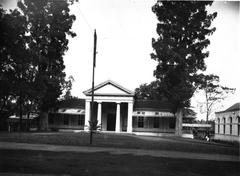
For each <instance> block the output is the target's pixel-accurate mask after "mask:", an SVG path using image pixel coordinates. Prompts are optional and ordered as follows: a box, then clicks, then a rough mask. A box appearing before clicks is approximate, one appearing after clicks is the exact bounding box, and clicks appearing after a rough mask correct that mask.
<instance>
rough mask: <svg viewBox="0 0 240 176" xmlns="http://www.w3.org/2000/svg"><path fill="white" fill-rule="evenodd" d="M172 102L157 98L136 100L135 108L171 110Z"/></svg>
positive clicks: (135, 109)
mask: <svg viewBox="0 0 240 176" xmlns="http://www.w3.org/2000/svg"><path fill="white" fill-rule="evenodd" d="M170 108H171V104H169V103H167V102H162V101H157V100H136V101H135V102H134V107H133V110H134V111H137V110H145V111H146V110H148V111H169V110H170Z"/></svg>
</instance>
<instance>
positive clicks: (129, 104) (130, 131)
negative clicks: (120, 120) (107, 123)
mask: <svg viewBox="0 0 240 176" xmlns="http://www.w3.org/2000/svg"><path fill="white" fill-rule="evenodd" d="M132 112H133V103H132V102H129V103H128V118H127V132H128V133H132Z"/></svg>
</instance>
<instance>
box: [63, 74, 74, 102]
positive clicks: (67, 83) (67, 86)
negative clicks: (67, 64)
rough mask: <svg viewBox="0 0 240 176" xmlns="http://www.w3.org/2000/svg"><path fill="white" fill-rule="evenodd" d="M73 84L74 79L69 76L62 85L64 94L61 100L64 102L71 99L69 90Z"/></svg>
mask: <svg viewBox="0 0 240 176" xmlns="http://www.w3.org/2000/svg"><path fill="white" fill-rule="evenodd" d="M73 82H74V78H73V76H72V75H71V76H69V77H68V79H67V80H66V81H65V84H64V87H63V88H64V90H65V94H64V96H63V99H64V100H68V99H72V98H73V96H72V94H71V90H72V84H73Z"/></svg>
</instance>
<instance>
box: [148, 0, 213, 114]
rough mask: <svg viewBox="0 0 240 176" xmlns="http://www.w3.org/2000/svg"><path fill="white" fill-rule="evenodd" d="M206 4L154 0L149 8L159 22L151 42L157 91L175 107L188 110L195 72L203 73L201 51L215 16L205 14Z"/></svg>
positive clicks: (203, 52) (204, 67)
mask: <svg viewBox="0 0 240 176" xmlns="http://www.w3.org/2000/svg"><path fill="white" fill-rule="evenodd" d="M211 4H212V2H210V1H204V2H203V1H201V2H198V1H188V2H186V1H181V2H179V1H158V2H157V3H156V4H155V5H154V6H153V8H152V10H153V12H154V13H155V14H156V16H157V18H158V21H159V23H158V24H157V33H158V35H159V37H158V39H153V41H152V46H153V49H154V53H152V54H151V57H152V59H154V60H156V61H158V65H157V67H156V70H155V71H154V75H155V76H156V78H157V80H159V82H160V84H159V89H160V90H161V91H162V93H163V94H164V96H166V97H167V98H168V100H169V101H170V102H171V103H172V104H173V105H174V107H173V112H176V111H177V109H178V108H183V107H189V106H190V98H191V97H192V95H193V93H194V91H195V89H196V86H197V84H196V80H197V78H198V76H199V75H198V73H197V72H198V71H199V70H202V71H204V70H205V69H206V65H205V62H204V58H206V57H208V55H209V53H208V52H207V51H206V50H204V49H205V48H206V47H207V46H208V45H209V44H210V41H209V40H208V39H207V38H206V36H209V35H211V34H213V32H214V31H215V28H210V25H211V21H212V20H213V19H214V18H215V17H216V15H217V14H216V13H213V14H207V11H206V6H207V5H211Z"/></svg>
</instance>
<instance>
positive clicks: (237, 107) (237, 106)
mask: <svg viewBox="0 0 240 176" xmlns="http://www.w3.org/2000/svg"><path fill="white" fill-rule="evenodd" d="M239 110H240V103H235V104H234V105H232V106H230V107H229V108H227V109H226V110H225V111H219V112H216V113H224V112H231V111H239Z"/></svg>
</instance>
